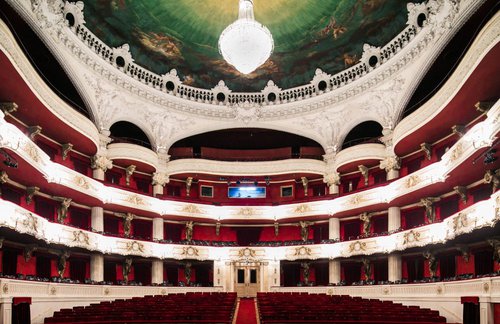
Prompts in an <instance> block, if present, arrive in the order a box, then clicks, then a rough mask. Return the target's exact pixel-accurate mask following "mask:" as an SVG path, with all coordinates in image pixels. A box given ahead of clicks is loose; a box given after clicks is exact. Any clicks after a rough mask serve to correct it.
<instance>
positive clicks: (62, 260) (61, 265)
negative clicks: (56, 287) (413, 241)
mask: <svg viewBox="0 0 500 324" xmlns="http://www.w3.org/2000/svg"><path fill="white" fill-rule="evenodd" d="M68 258H69V252H68V251H62V252H61V254H59V257H58V259H57V273H58V274H59V278H63V277H64V272H65V271H66V267H67V266H68V264H67V262H66V261H67V260H68Z"/></svg>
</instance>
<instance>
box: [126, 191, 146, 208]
mask: <svg viewBox="0 0 500 324" xmlns="http://www.w3.org/2000/svg"><path fill="white" fill-rule="evenodd" d="M125 201H126V202H129V203H131V204H133V205H137V206H140V205H146V202H145V201H144V198H142V197H141V196H139V195H136V194H133V195H130V196H128V197H127V198H125Z"/></svg>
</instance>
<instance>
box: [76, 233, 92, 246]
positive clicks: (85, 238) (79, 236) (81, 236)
mask: <svg viewBox="0 0 500 324" xmlns="http://www.w3.org/2000/svg"><path fill="white" fill-rule="evenodd" d="M73 242H77V243H83V244H85V245H90V243H89V235H88V234H87V233H85V232H83V231H73Z"/></svg>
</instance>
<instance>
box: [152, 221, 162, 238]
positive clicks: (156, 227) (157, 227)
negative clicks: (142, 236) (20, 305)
mask: <svg viewBox="0 0 500 324" xmlns="http://www.w3.org/2000/svg"><path fill="white" fill-rule="evenodd" d="M163 228H164V227H163V218H160V217H155V218H153V240H154V241H159V240H163V239H164V238H165V236H164V233H163Z"/></svg>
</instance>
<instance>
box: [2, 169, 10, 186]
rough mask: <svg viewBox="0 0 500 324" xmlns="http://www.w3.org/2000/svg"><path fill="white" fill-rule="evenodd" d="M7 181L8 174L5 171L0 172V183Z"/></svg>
mask: <svg viewBox="0 0 500 324" xmlns="http://www.w3.org/2000/svg"><path fill="white" fill-rule="evenodd" d="M7 181H9V175H8V174H7V172H5V171H3V170H2V171H1V172H0V184H4V183H7Z"/></svg>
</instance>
